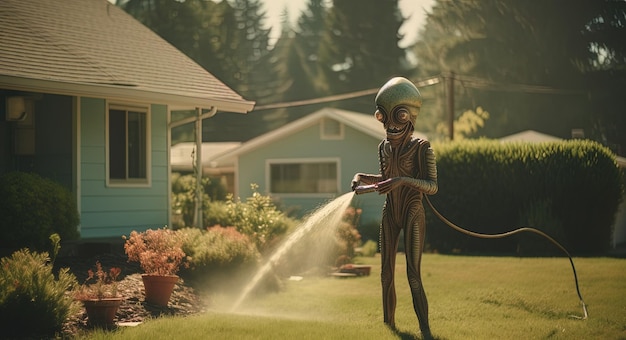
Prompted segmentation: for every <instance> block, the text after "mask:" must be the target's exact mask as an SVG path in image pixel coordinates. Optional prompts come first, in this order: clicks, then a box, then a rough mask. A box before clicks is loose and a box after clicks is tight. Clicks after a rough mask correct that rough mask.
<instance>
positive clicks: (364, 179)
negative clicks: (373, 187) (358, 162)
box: [352, 172, 383, 190]
mask: <svg viewBox="0 0 626 340" xmlns="http://www.w3.org/2000/svg"><path fill="white" fill-rule="evenodd" d="M382 179H383V176H381V175H375V174H365V173H361V172H359V173H357V174H355V175H354V178H352V190H354V188H356V187H357V186H359V185H367V184H376V183H378V182H380V181H381V180H382Z"/></svg>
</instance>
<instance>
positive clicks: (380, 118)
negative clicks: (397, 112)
mask: <svg viewBox="0 0 626 340" xmlns="http://www.w3.org/2000/svg"><path fill="white" fill-rule="evenodd" d="M385 116H386V115H385V113H384V111H381V110H380V109H379V110H376V112H374V117H376V119H377V120H378V121H379V122H381V123H384V122H385Z"/></svg>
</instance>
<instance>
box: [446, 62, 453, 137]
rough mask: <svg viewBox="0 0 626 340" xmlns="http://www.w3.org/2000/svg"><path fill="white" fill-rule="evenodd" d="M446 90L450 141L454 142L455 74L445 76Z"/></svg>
mask: <svg viewBox="0 0 626 340" xmlns="http://www.w3.org/2000/svg"><path fill="white" fill-rule="evenodd" d="M444 79H445V82H446V85H447V88H446V104H447V105H446V107H447V111H448V131H449V133H450V140H454V72H450V73H449V74H447V75H445V76H444Z"/></svg>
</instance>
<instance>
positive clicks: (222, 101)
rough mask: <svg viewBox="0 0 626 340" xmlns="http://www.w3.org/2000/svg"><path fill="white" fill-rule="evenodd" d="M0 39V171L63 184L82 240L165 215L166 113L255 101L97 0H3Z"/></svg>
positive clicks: (156, 222)
mask: <svg viewBox="0 0 626 340" xmlns="http://www.w3.org/2000/svg"><path fill="white" fill-rule="evenodd" d="M0 42H1V43H0V173H5V172H10V171H24V172H35V173H38V174H40V175H42V176H44V177H47V178H51V179H53V180H55V181H57V182H59V183H61V184H62V185H64V186H65V187H67V188H68V189H69V190H71V192H72V193H73V195H74V196H75V197H76V201H77V203H78V209H79V213H80V220H81V225H80V233H81V237H82V238H96V237H119V236H120V235H127V234H129V233H130V231H131V230H133V229H137V230H144V229H146V228H158V227H162V226H164V225H167V224H169V223H170V220H171V216H170V209H169V205H170V204H169V203H170V202H169V200H170V198H169V197H170V191H171V189H170V188H171V185H170V176H169V174H170V165H169V157H170V125H171V122H170V117H171V112H172V111H179V110H181V111H182V110H191V112H195V118H193V119H196V120H200V119H202V118H207V117H210V116H211V115H212V114H215V112H216V111H217V110H220V111H228V112H237V113H246V112H249V111H250V110H252V108H253V106H254V103H253V102H250V101H247V100H244V99H243V98H242V97H241V96H240V95H239V94H237V93H236V92H234V91H233V90H232V89H230V88H229V87H227V86H226V85H224V84H223V83H222V82H220V81H219V80H217V79H216V78H215V77H213V76H212V75H211V74H209V73H208V72H207V71H206V70H204V69H203V68H201V67H200V66H199V65H198V64H196V63H195V62H193V61H192V60H191V59H189V58H188V57H186V56H185V55H184V54H183V53H181V52H180V51H178V50H177V49H176V48H174V47H173V46H171V45H170V44H169V43H167V42H166V41H164V40H163V39H161V38H160V37H158V36H157V35H156V34H155V33H153V32H152V31H151V30H150V29H148V28H146V27H145V26H143V25H141V24H140V23H139V22H138V21H136V20H135V19H133V18H132V17H131V16H130V15H128V14H126V13H125V12H124V11H123V10H121V9H120V8H118V7H115V6H114V5H112V4H111V3H110V2H108V1H107V0H28V1H24V0H2V1H0ZM194 110H195V111H194ZM207 112H208V113H207Z"/></svg>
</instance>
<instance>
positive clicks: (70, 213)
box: [0, 172, 80, 251]
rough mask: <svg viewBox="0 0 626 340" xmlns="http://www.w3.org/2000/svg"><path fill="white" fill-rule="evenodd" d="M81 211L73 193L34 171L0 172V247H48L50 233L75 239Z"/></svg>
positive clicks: (44, 249)
mask: <svg viewBox="0 0 626 340" xmlns="http://www.w3.org/2000/svg"><path fill="white" fill-rule="evenodd" d="M79 221H80V220H79V215H78V209H77V205H76V200H75V199H74V197H73V196H72V193H71V192H70V191H69V190H68V189H66V188H65V187H63V186H62V185H61V184H59V183H57V182H55V181H53V180H51V179H47V178H43V177H41V176H39V175H37V174H34V173H26V172H10V173H6V174H3V175H0V248H7V249H19V248H22V247H27V248H30V249H31V250H37V251H46V250H48V248H49V244H50V241H49V239H48V238H49V236H50V235H51V234H54V233H58V234H59V235H60V236H61V238H62V239H64V240H74V239H77V238H78V237H79V236H80V235H79V233H78V224H79Z"/></svg>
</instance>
